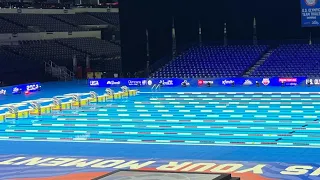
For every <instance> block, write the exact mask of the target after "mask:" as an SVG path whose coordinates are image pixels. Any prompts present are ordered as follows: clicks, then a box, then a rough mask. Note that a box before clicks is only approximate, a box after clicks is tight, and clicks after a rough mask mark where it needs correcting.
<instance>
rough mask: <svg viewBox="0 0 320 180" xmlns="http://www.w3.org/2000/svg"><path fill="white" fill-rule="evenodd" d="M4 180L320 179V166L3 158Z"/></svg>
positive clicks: (0, 158)
mask: <svg viewBox="0 0 320 180" xmlns="http://www.w3.org/2000/svg"><path fill="white" fill-rule="evenodd" d="M0 167H1V168H0V179H27V178H33V180H37V179H38V180H40V179H43V178H50V179H64V180H68V179H75V178H76V179H77V180H82V179H93V178H96V177H99V176H101V175H103V174H106V173H108V172H112V171H115V170H119V169H132V170H138V169H140V170H158V171H175V172H198V173H201V172H207V173H210V172H211V173H230V174H232V175H233V176H235V177H240V178H241V180H253V179H254V180H269V179H281V180H292V179H296V180H300V179H301V180H302V179H319V178H320V164H303V165H302V164H287V163H275V162H274V163H262V162H261V163H260V162H245V161H241V162H239V161H238V162H231V161H197V160H162V159H143V160H136V159H134V160H129V159H122V158H111V159H110V158H99V157H97V158H93V157H90V158H88V157H52V156H47V157H40V156H24V155H20V156H15V155H2V156H0Z"/></svg>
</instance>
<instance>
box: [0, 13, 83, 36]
mask: <svg viewBox="0 0 320 180" xmlns="http://www.w3.org/2000/svg"><path fill="white" fill-rule="evenodd" d="M0 17H1V18H4V19H6V20H8V21H12V22H15V23H17V24H20V25H22V26H26V27H29V28H32V29H34V30H35V31H37V30H38V31H41V32H43V31H49V32H71V31H82V30H83V29H82V28H79V27H76V26H73V25H71V24H67V23H64V22H62V21H59V20H57V19H54V18H51V17H49V16H48V15H45V14H0Z"/></svg>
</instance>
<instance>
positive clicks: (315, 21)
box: [311, 20, 319, 25]
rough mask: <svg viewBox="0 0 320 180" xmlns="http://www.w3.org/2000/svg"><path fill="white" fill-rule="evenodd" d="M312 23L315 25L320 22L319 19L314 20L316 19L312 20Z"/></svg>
mask: <svg viewBox="0 0 320 180" xmlns="http://www.w3.org/2000/svg"><path fill="white" fill-rule="evenodd" d="M311 24H313V25H319V22H318V21H317V20H314V21H312V23H311Z"/></svg>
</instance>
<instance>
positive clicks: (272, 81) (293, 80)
mask: <svg viewBox="0 0 320 180" xmlns="http://www.w3.org/2000/svg"><path fill="white" fill-rule="evenodd" d="M306 79H307V78H306V77H290V78H279V77H273V78H216V79H212V78H211V79H208V78H204V79H188V78H186V79H182V78H150V79H147V78H107V79H89V80H88V84H89V86H90V87H120V86H129V87H132V86H142V87H143V86H152V85H154V84H160V83H162V85H163V86H165V87H176V86H181V84H182V83H183V82H187V84H188V85H190V86H193V87H198V86H204V85H205V84H207V83H210V84H211V85H213V86H232V85H234V86H255V85H256V83H259V84H261V86H283V85H285V86H297V85H300V84H303V82H305V81H306Z"/></svg>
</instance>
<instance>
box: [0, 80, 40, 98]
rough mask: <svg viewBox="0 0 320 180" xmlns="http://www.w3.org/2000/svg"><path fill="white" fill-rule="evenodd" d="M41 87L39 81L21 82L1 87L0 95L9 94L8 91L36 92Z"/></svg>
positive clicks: (16, 92)
mask: <svg viewBox="0 0 320 180" xmlns="http://www.w3.org/2000/svg"><path fill="white" fill-rule="evenodd" d="M40 89H41V85H40V83H39V82H35V83H29V84H19V85H15V86H10V87H3V88H0V95H7V94H8V93H10V92H11V93H12V94H20V93H21V92H25V91H29V92H35V91H39V90H40Z"/></svg>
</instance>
